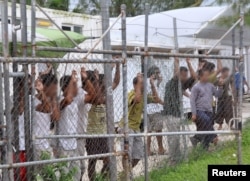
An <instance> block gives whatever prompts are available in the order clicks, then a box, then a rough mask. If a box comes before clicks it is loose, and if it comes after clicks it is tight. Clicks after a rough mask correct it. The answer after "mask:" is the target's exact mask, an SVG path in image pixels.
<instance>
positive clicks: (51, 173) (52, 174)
mask: <svg viewBox="0 0 250 181" xmlns="http://www.w3.org/2000/svg"><path fill="white" fill-rule="evenodd" d="M40 158H41V160H50V159H51V157H50V155H49V154H48V153H46V152H43V153H42V154H41V157H40ZM67 165H68V163H67V162H59V163H53V164H48V165H44V166H42V168H41V169H40V170H39V171H38V173H37V174H36V180H37V181H74V175H75V174H76V172H77V168H75V167H74V168H72V169H70V170H68V171H66V170H67V169H66V168H67Z"/></svg>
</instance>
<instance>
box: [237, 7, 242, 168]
mask: <svg viewBox="0 0 250 181" xmlns="http://www.w3.org/2000/svg"><path fill="white" fill-rule="evenodd" d="M240 16H241V19H242V21H241V22H240V45H239V54H240V57H241V59H240V60H239V73H240V87H239V101H238V102H239V105H238V111H237V113H238V116H237V117H238V118H240V121H239V122H238V125H237V128H238V130H239V134H237V140H238V153H237V157H238V164H239V165H240V164H242V153H241V152H242V150H241V142H242V136H241V134H242V98H243V88H244V87H243V76H244V53H243V33H244V12H243V10H242V7H241V9H240Z"/></svg>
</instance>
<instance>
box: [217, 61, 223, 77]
mask: <svg viewBox="0 0 250 181" xmlns="http://www.w3.org/2000/svg"><path fill="white" fill-rule="evenodd" d="M221 70H222V62H221V60H220V59H219V60H217V71H216V74H217V75H218V74H220V72H221Z"/></svg>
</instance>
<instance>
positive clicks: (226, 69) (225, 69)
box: [221, 67, 230, 73]
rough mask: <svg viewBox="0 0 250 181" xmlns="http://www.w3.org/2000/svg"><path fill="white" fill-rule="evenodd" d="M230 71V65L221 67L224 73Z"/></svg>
mask: <svg viewBox="0 0 250 181" xmlns="http://www.w3.org/2000/svg"><path fill="white" fill-rule="evenodd" d="M229 71H230V69H229V68H228V67H223V68H222V69H221V72H222V73H225V72H229Z"/></svg>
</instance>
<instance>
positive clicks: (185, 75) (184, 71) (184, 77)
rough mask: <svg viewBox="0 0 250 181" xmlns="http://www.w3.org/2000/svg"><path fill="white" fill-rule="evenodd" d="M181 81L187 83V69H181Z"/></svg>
mask: <svg viewBox="0 0 250 181" xmlns="http://www.w3.org/2000/svg"><path fill="white" fill-rule="evenodd" d="M179 71H180V75H179V76H180V77H179V78H180V81H181V82H185V81H186V80H187V79H188V69H187V68H186V67H180V70H179Z"/></svg>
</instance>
